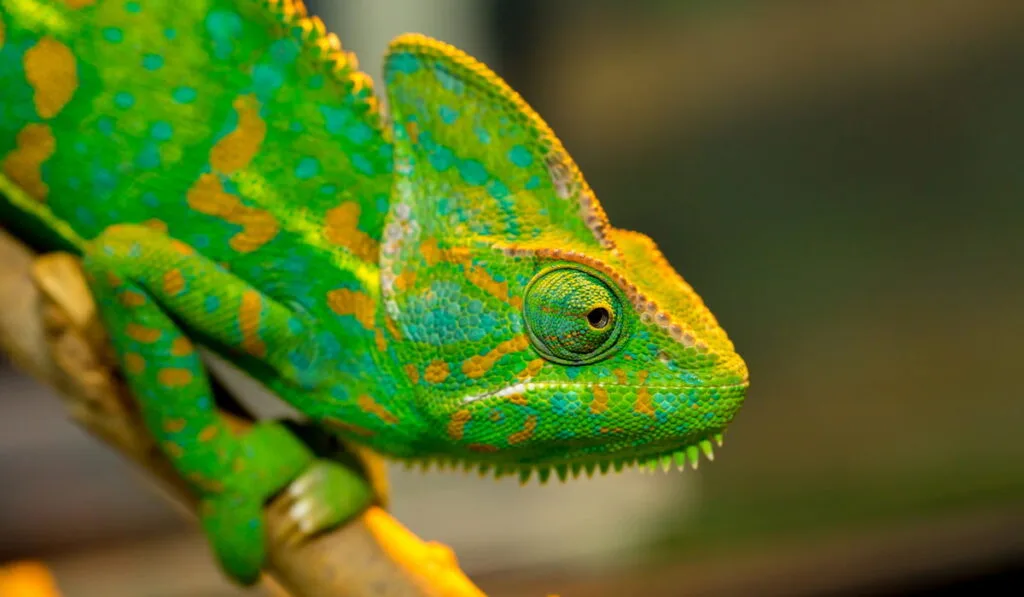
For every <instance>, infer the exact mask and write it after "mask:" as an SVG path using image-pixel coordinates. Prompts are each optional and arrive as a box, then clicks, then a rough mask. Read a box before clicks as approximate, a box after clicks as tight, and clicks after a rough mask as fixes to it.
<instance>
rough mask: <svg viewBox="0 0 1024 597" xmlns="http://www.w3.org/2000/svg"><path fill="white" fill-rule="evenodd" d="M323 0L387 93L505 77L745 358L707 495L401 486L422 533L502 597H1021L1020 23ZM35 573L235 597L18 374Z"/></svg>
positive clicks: (841, 4) (146, 592) (5, 411)
mask: <svg viewBox="0 0 1024 597" xmlns="http://www.w3.org/2000/svg"><path fill="white" fill-rule="evenodd" d="M309 4H310V6H311V8H312V9H313V10H314V11H315V12H317V13H319V14H321V15H323V16H324V18H325V20H326V21H327V22H328V26H329V27H330V28H331V29H333V30H334V31H336V32H338V33H339V35H340V36H341V38H342V40H343V42H345V43H346V45H347V46H348V47H349V48H350V49H353V50H355V51H357V52H358V53H359V55H360V58H361V62H362V64H363V66H364V68H365V69H366V70H367V71H368V72H369V73H370V74H371V75H376V74H377V73H378V72H379V65H380V56H381V54H382V52H383V50H384V48H385V46H386V43H387V41H388V40H389V39H390V38H391V37H393V36H394V35H396V34H398V33H401V32H405V31H420V32H423V33H427V34H431V35H434V36H436V37H439V38H441V39H444V40H445V41H449V42H451V43H454V44H455V45H457V46H460V47H462V48H463V49H465V50H467V51H469V52H470V53H472V54H474V55H476V56H478V57H479V58H481V59H483V60H484V61H485V62H487V63H489V64H491V65H492V66H493V67H494V68H495V69H496V70H497V71H498V72H499V73H500V74H501V75H503V76H505V77H506V78H507V79H508V80H509V82H510V83H511V84H512V86H513V87H515V88H516V89H518V90H519V91H520V92H521V93H522V94H523V95H524V96H525V97H526V99H527V100H528V101H529V102H531V103H532V104H533V105H534V107H535V108H537V110H538V111H539V112H540V113H541V114H542V115H543V116H544V117H545V118H546V119H547V120H548V122H549V123H550V124H551V125H552V127H553V128H554V129H555V130H556V131H557V132H558V134H559V135H560V137H561V138H562V140H563V141H564V143H565V145H566V146H567V148H568V149H569V151H570V152H571V153H572V154H573V156H574V157H575V158H576V160H577V161H578V162H579V164H580V166H581V168H582V169H583V171H584V173H585V174H586V175H587V177H588V180H589V181H590V183H591V185H592V186H593V187H594V188H595V190H596V191H597V193H598V196H599V197H600V198H601V200H602V202H603V204H604V206H605V208H606V210H607V211H608V213H609V216H610V217H611V219H612V221H613V223H614V224H615V225H617V226H620V227H624V228H633V229H638V230H641V231H644V232H646V233H648V234H650V235H651V236H653V237H654V238H655V239H656V240H657V241H658V242H659V244H660V245H661V246H662V248H663V249H664V251H665V253H666V254H667V255H668V257H669V259H670V260H671V261H672V262H673V264H674V265H676V267H677V268H678V269H679V270H680V271H681V272H682V273H683V275H684V276H685V277H686V278H687V279H688V281H689V282H690V283H691V284H693V285H694V286H695V287H696V289H697V290H698V292H700V293H701V295H702V296H703V297H704V299H705V300H706V301H707V302H708V303H709V305H710V306H711V308H712V309H713V310H714V311H715V313H716V314H717V316H718V317H719V319H720V320H721V321H722V323H723V325H724V326H725V327H726V329H727V330H728V331H729V333H730V335H731V337H732V338H733V339H734V341H735V342H736V344H737V346H738V348H739V350H740V351H741V353H742V354H743V355H744V356H745V357H746V359H747V361H748V364H749V366H750V370H751V375H752V383H753V386H752V390H751V393H750V397H749V399H748V402H747V406H746V407H745V408H744V410H743V411H742V412H741V414H740V416H739V418H738V419H737V421H736V423H735V424H734V425H733V427H732V428H731V429H730V431H729V433H728V434H727V436H726V437H727V439H726V444H725V447H724V448H723V449H721V450H719V452H718V458H717V460H716V461H715V462H714V463H713V464H710V465H707V466H703V467H702V468H701V470H700V472H699V473H689V472H688V473H684V474H680V473H672V474H670V475H661V474H659V475H657V476H649V475H642V474H639V473H635V472H634V473H629V474H623V475H618V476H612V477H607V478H601V479H595V480H591V481H579V482H575V483H572V484H568V485H558V484H554V485H551V486H545V487H535V486H531V487H528V488H526V489H522V490H520V489H519V488H518V487H517V483H515V482H512V481H510V482H500V483H497V482H493V481H489V480H480V479H478V478H477V477H476V476H475V475H473V476H463V475H461V474H437V473H431V474H429V475H423V474H422V473H410V472H406V471H404V470H401V469H396V470H395V471H394V485H395V502H396V503H395V513H396V515H397V516H398V517H399V518H400V519H401V520H402V521H403V522H405V523H406V524H407V525H408V526H409V527H410V528H411V529H412V530H414V531H416V532H417V533H420V534H421V536H423V537H424V538H428V539H437V540H441V541H444V542H446V543H449V544H450V545H452V546H453V547H454V548H455V549H456V551H457V552H458V554H459V557H460V561H461V562H462V563H463V566H464V568H465V569H466V571H467V572H468V573H469V574H470V575H471V576H472V577H473V578H474V579H475V580H476V581H477V582H478V583H479V584H480V585H481V587H482V588H484V589H485V590H486V591H488V592H489V594H492V595H510V596H511V595H545V594H548V593H554V592H560V593H561V594H562V595H563V597H572V596H575V595H723V596H724V595H815V596H818V595H821V596H826V595H827V596H845V595H958V594H978V593H982V592H984V593H985V594H987V595H996V594H1020V591H1021V589H1022V588H1024V399H1022V398H1024V396H1022V395H1024V391H1022V389H1021V377H1022V375H1021V373H1022V372H1024V2H1021V1H1020V0H827V1H824V0H759V1H755V0H676V1H671V0H644V1H640V0H634V1H632V2H624V1H615V2H613V1H611V0H600V1H599V0H590V1H586V2H585V1H582V0H575V1H570V0H563V1H560V2H543V1H541V0H532V1H524V0H504V1H499V0H491V1H482V0H331V1H328V0H321V1H319V2H309ZM33 557H40V558H45V559H46V561H47V562H49V563H50V564H52V565H53V567H54V569H55V570H56V573H57V575H58V578H59V580H60V581H61V582H62V584H63V586H64V589H65V591H66V594H67V596H68V597H91V596H93V595H103V596H109V597H120V596H131V597H136V596H153V597H172V596H175V597H177V596H184V595H188V596H199V595H204V596H205V595H208V596H219V595H234V594H238V592H237V590H235V589H233V588H232V587H230V586H229V585H227V584H226V583H225V582H224V581H222V580H221V579H220V577H219V575H218V574H217V571H216V569H215V568H214V567H213V564H212V562H211V561H210V560H209V559H208V555H207V552H206V547H205V545H204V544H203V542H202V540H201V538H200V537H199V536H198V535H197V534H196V531H195V528H194V527H193V526H192V525H191V523H190V522H188V521H187V520H186V519H184V518H183V517H181V516H179V515H178V513H177V512H175V511H174V510H173V509H172V508H171V507H169V506H168V505H167V503H166V502H165V501H163V499H162V498H161V497H160V496H159V495H158V494H157V493H156V492H155V491H154V490H153V489H152V488H151V487H150V485H149V484H148V483H147V482H146V481H145V479H143V478H142V477H141V476H140V475H139V474H137V473H136V472H135V471H134V470H132V469H131V468H130V467H129V466H128V465H127V464H125V463H124V462H122V461H121V460H120V459H119V458H118V457H117V456H115V455H113V454H112V453H110V452H109V451H108V450H107V449H105V448H104V447H102V446H101V445H100V444H99V443H97V442H95V441H93V440H91V439H90V438H88V437H86V436H85V435H84V434H83V433H82V432H79V431H78V430H77V429H76V428H74V427H73V426H72V425H71V424H70V423H68V422H66V420H65V418H64V415H63V412H62V410H61V406H60V404H59V403H58V402H57V400H56V399H54V398H53V397H52V396H51V395H49V393H48V392H47V391H46V390H44V389H42V388H40V387H39V386H37V385H36V384H34V383H32V382H30V381H28V380H26V379H24V378H22V377H20V376H19V375H18V374H17V373H15V372H13V371H11V370H9V369H0V561H4V560H14V559H22V558H33ZM996 583H1002V584H1000V585H999V586H1001V587H1003V589H997V588H994V587H996ZM1008 587H1014V588H1013V589H1010V588H1008ZM1004 590H1005V591H1010V592H1002V591H1004Z"/></svg>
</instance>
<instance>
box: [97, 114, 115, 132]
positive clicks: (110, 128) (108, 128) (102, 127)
mask: <svg viewBox="0 0 1024 597" xmlns="http://www.w3.org/2000/svg"><path fill="white" fill-rule="evenodd" d="M96 128H97V129H99V131H100V132H101V133H103V134H104V135H109V134H111V133H113V132H114V119H113V118H111V117H110V116H100V117H99V118H97V119H96Z"/></svg>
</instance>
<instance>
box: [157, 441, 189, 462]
mask: <svg viewBox="0 0 1024 597" xmlns="http://www.w3.org/2000/svg"><path fill="white" fill-rule="evenodd" d="M162 445H163V448H164V453H165V454H167V455H168V456H170V457H171V458H175V459H177V458H181V457H182V456H184V455H185V450H184V449H182V447H181V446H179V445H178V444H176V443H174V442H164V443H163V444H162Z"/></svg>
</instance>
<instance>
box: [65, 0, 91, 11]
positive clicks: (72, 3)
mask: <svg viewBox="0 0 1024 597" xmlns="http://www.w3.org/2000/svg"><path fill="white" fill-rule="evenodd" d="M64 4H67V5H68V8H70V9H72V10H77V9H79V8H85V7H86V6H92V5H93V4H96V0H64Z"/></svg>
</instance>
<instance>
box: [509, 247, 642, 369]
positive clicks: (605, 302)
mask: <svg viewBox="0 0 1024 597" xmlns="http://www.w3.org/2000/svg"><path fill="white" fill-rule="evenodd" d="M523 315H524V318H525V320H526V331H527V334H528V335H529V338H530V342H531V343H532V344H533V347H534V348H535V349H536V350H537V352H539V353H540V354H541V356H543V357H544V358H546V359H548V360H551V361H554V362H556V363H562V364H566V365H584V364H587V363H593V362H594V361H597V360H600V359H602V358H605V357H607V356H608V355H609V354H610V353H611V351H612V350H613V349H614V348H615V347H616V346H617V344H618V342H617V341H618V340H619V338H620V337H621V336H622V327H623V317H622V301H621V300H620V298H619V295H618V293H616V292H615V291H614V290H613V287H612V286H611V284H609V283H608V282H607V281H605V280H604V279H603V278H602V277H601V276H599V275H598V274H596V273H592V272H590V271H586V270H583V269H580V268H579V267H574V266H567V265H562V266H556V267H553V268H550V269H547V270H544V271H542V272H540V273H539V274H537V275H536V276H535V277H534V278H533V280H531V281H530V284H529V285H528V286H527V287H526V298H525V301H524V305H523Z"/></svg>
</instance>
